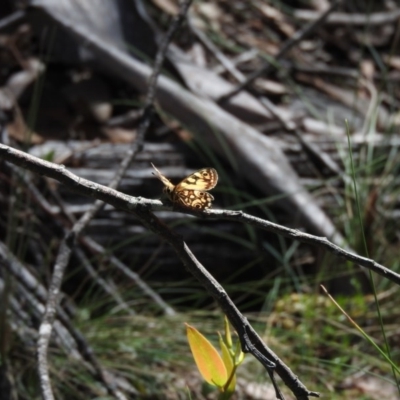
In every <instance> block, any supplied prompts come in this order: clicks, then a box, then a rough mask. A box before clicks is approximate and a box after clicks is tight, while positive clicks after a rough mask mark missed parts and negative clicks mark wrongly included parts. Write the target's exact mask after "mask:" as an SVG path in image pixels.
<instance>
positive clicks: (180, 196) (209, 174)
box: [151, 164, 218, 210]
mask: <svg viewBox="0 0 400 400" xmlns="http://www.w3.org/2000/svg"><path fill="white" fill-rule="evenodd" d="M151 166H152V167H153V168H154V170H155V171H156V172H155V173H154V175H155V176H156V177H157V178H158V179H159V180H160V181H161V182H162V183H163V184H164V193H165V194H166V195H167V196H168V198H169V199H170V200H171V201H172V203H174V204H178V205H181V206H184V207H189V208H197V209H200V210H205V209H207V208H210V207H211V203H212V201H213V200H214V197H213V196H212V195H211V194H210V193H208V192H207V190H211V189H212V188H214V187H215V186H216V185H217V182H218V173H217V171H216V170H215V169H214V168H203V169H200V170H199V171H196V172H194V173H193V174H191V175H189V176H187V177H186V178H185V179H183V180H182V181H181V182H179V183H178V184H177V185H174V184H172V183H171V182H170V181H169V180H168V179H167V178H166V177H165V176H164V175H163V174H162V173H161V172H160V171H159V170H158V169H157V168H156V167H155V166H154V165H153V164H151Z"/></svg>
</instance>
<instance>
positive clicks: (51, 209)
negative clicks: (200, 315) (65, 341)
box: [10, 164, 173, 315]
mask: <svg viewBox="0 0 400 400" xmlns="http://www.w3.org/2000/svg"><path fill="white" fill-rule="evenodd" d="M10 168H11V170H12V171H13V172H14V173H15V174H17V175H18V177H19V179H21V180H22V181H23V183H24V184H25V186H26V187H27V188H28V190H29V194H30V195H31V196H32V197H33V198H34V200H35V201H36V202H37V203H38V204H39V205H40V207H42V209H43V210H44V211H46V212H47V213H48V214H50V215H51V216H52V217H55V216H56V215H59V214H60V213H61V211H62V212H63V213H64V215H65V216H66V217H67V218H68V220H69V222H70V223H71V224H74V223H75V222H76V219H75V217H74V216H73V215H72V214H71V213H70V212H69V211H68V210H67V208H66V207H65V206H64V204H63V202H62V200H61V199H60V198H59V196H58V194H57V193H56V192H55V191H53V190H50V192H51V193H52V195H53V197H54V198H55V199H56V201H57V202H58V204H59V207H58V206H53V205H52V204H50V203H49V202H48V201H47V199H46V198H45V197H44V196H43V195H42V194H41V192H40V191H39V190H38V189H37V188H36V186H35V185H34V184H33V183H32V182H31V180H30V179H29V177H28V176H27V174H22V173H21V170H20V168H19V167H16V166H15V165H12V164H10ZM29 176H30V175H29ZM61 223H63V222H62V221H61ZM100 249H101V254H107V252H106V251H105V249H104V248H103V247H102V246H100ZM76 251H77V252H78V257H79V258H80V259H81V261H82V264H83V266H84V268H85V269H86V271H87V272H88V274H89V275H90V276H91V277H92V278H93V280H94V282H96V283H97V284H98V285H99V286H100V287H102V289H103V290H104V291H105V292H106V293H108V294H109V295H110V296H111V297H113V298H114V300H115V302H116V303H117V304H118V306H119V308H120V309H123V310H126V311H127V313H128V314H131V315H135V314H136V313H135V312H134V311H133V310H132V308H131V307H130V306H128V305H127V304H126V303H125V302H124V300H123V299H122V298H121V296H120V295H119V294H118V292H117V290H116V289H115V284H114V283H113V282H111V281H110V280H106V279H103V278H102V277H101V276H100V275H99V274H98V273H97V271H95V269H94V268H93V267H92V265H91V264H90V262H89V260H88V259H87V257H86V256H85V255H84V254H83V252H82V251H81V250H80V249H79V248H77V249H76ZM126 269H128V267H126ZM126 275H128V276H129V274H126ZM130 278H132V277H131V276H130ZM132 280H133V281H134V282H135V283H136V284H137V285H138V286H139V287H140V288H141V289H142V290H143V291H144V292H145V293H146V295H148V296H149V297H150V298H152V299H153V300H154V301H155V302H156V304H158V305H159V306H160V307H161V308H162V309H163V310H164V312H165V313H166V314H167V315H170V314H169V313H170V312H171V310H170V309H171V307H170V306H169V305H168V304H166V303H165V302H163V300H162V299H161V298H160V296H159V295H158V294H157V293H155V292H154V291H153V290H152V289H151V288H150V287H149V286H148V285H147V284H146V283H145V282H143V281H142V280H141V279H140V277H139V276H138V275H137V276H135V279H132ZM45 297H47V293H46V296H45ZM41 300H42V301H45V300H44V298H43V299H41ZM172 311H173V310H172ZM57 312H58V311H57Z"/></svg>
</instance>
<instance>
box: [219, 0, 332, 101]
mask: <svg viewBox="0 0 400 400" xmlns="http://www.w3.org/2000/svg"><path fill="white" fill-rule="evenodd" d="M339 3H340V0H336V1H334V2H333V3H332V5H331V6H330V7H329V8H328V9H327V10H326V11H325V12H324V13H323V14H321V15H320V16H319V18H318V19H317V20H315V21H312V22H311V23H309V24H308V25H306V26H305V27H304V28H303V29H300V30H299V31H297V32H296V33H295V34H294V35H293V36H292V37H291V38H290V39H288V40H287V41H286V42H285V43H284V44H283V46H282V47H281V49H280V50H279V52H278V54H277V55H276V56H275V60H279V59H280V58H282V57H283V56H284V55H285V54H286V53H287V52H288V51H289V50H290V49H291V48H292V47H294V46H295V45H296V44H297V43H299V42H300V41H301V40H303V39H304V38H305V37H307V36H308V35H309V34H310V33H311V32H313V31H314V30H315V29H316V28H318V27H319V26H320V25H321V24H322V23H323V22H324V21H325V20H326V19H327V18H328V16H329V14H331V13H332V11H334V10H335V8H336V7H337V6H338V5H339ZM274 68H275V67H274V66H273V65H272V64H271V63H269V62H266V63H265V64H264V65H263V66H262V67H261V68H260V69H258V70H256V71H254V72H253V73H252V74H250V75H249V76H248V78H247V79H246V81H244V82H242V83H241V84H239V85H238V86H237V87H236V88H235V89H234V90H232V91H230V92H229V93H226V94H224V95H223V96H221V97H220V98H219V99H218V100H217V103H219V104H221V103H223V102H225V101H227V100H229V99H230V98H231V97H233V96H235V95H237V94H238V93H239V92H241V91H242V90H243V89H246V88H248V87H249V86H250V85H251V84H252V83H253V82H254V81H255V80H256V79H257V78H258V77H260V76H261V75H268V74H269V73H270V72H271V71H272V70H273V69H274Z"/></svg>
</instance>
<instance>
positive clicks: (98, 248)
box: [80, 236, 176, 316]
mask: <svg viewBox="0 0 400 400" xmlns="http://www.w3.org/2000/svg"><path fill="white" fill-rule="evenodd" d="M80 240H81V242H83V243H84V244H85V245H86V246H87V247H88V248H89V249H90V250H91V251H93V252H94V253H97V254H102V255H103V256H104V257H105V258H106V259H107V260H108V261H109V262H110V263H111V264H112V265H113V266H114V267H115V268H116V269H118V270H119V271H120V272H121V273H123V274H124V275H125V276H127V277H128V278H129V279H131V280H132V281H133V282H135V284H136V285H137V286H138V287H139V288H140V289H141V290H142V292H143V293H144V294H146V295H147V296H149V297H150V298H151V299H152V300H153V301H154V303H156V304H157V305H158V306H159V307H160V308H161V309H162V310H163V311H164V313H165V315H169V316H172V315H176V311H175V310H174V309H173V308H172V307H171V306H169V305H168V304H167V303H166V302H165V301H164V300H163V299H162V297H161V296H160V295H158V294H157V293H156V292H154V290H153V289H151V288H150V287H149V286H148V285H147V283H145V282H144V281H143V280H142V279H141V278H140V276H139V275H138V274H137V273H136V272H133V271H132V270H131V269H130V268H129V267H128V266H127V265H126V264H124V263H123V262H122V261H121V260H120V259H119V258H117V257H115V256H113V255H112V254H107V250H106V249H105V248H104V247H103V246H102V245H101V244H99V243H97V242H96V241H95V240H93V239H92V238H90V237H88V236H82V237H81V239H80Z"/></svg>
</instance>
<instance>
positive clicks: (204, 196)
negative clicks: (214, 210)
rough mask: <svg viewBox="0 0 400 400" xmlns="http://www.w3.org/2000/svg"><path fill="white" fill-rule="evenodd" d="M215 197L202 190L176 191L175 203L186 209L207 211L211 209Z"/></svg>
mask: <svg viewBox="0 0 400 400" xmlns="http://www.w3.org/2000/svg"><path fill="white" fill-rule="evenodd" d="M213 200H214V197H213V196H212V195H211V194H210V193H208V192H203V191H201V190H190V189H183V190H180V191H178V190H175V191H174V198H173V201H174V202H175V203H178V204H181V205H182V206H184V207H189V208H197V209H200V210H205V209H207V208H210V207H211V204H212V201H213Z"/></svg>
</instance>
